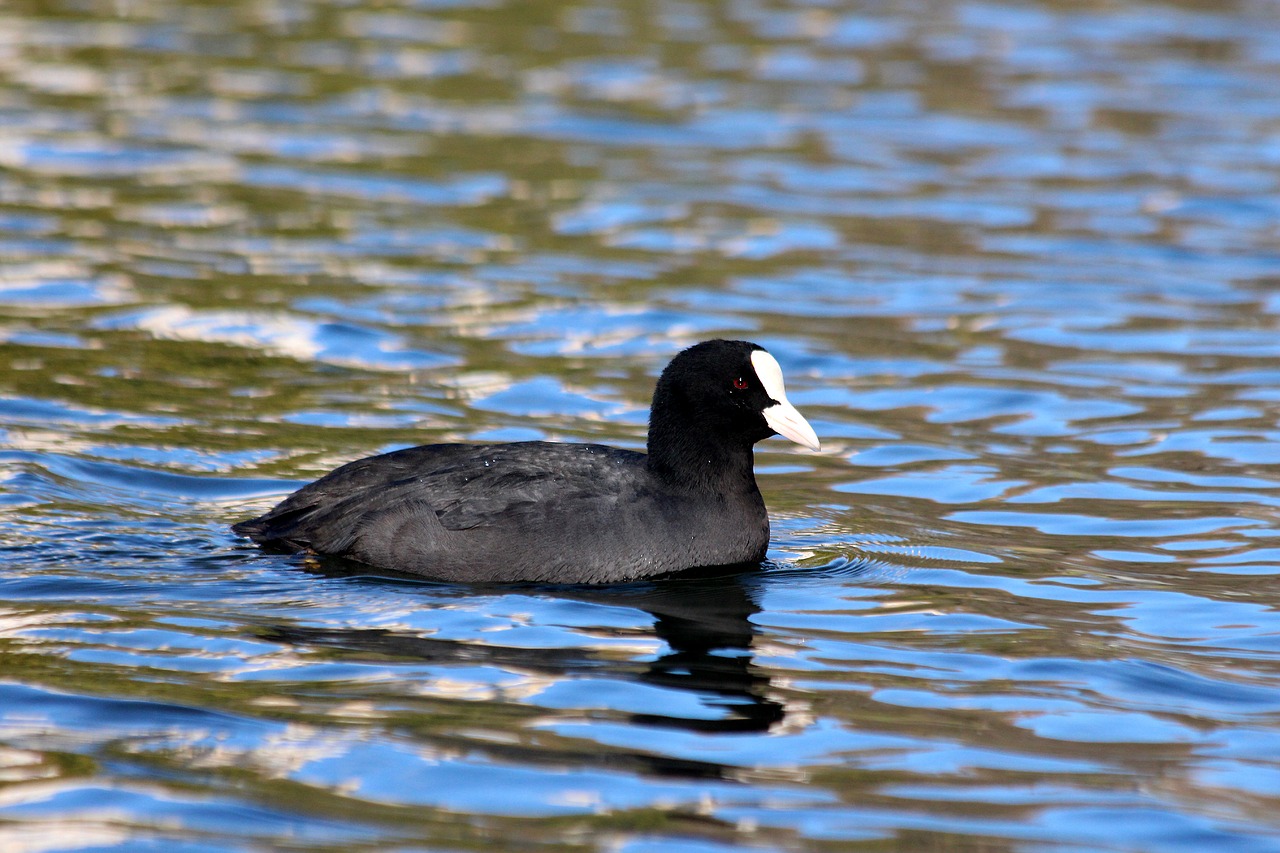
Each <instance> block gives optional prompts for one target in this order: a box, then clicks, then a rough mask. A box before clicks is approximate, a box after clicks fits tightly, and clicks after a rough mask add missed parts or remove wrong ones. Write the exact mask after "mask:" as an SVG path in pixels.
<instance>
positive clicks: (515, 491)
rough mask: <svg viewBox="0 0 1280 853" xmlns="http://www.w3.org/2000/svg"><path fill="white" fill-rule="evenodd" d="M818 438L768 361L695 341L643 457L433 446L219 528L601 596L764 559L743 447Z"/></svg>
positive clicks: (551, 447) (323, 482)
mask: <svg viewBox="0 0 1280 853" xmlns="http://www.w3.org/2000/svg"><path fill="white" fill-rule="evenodd" d="M776 434H781V435H783V436H786V437H787V438H789V439H791V440H792V441H794V442H796V443H798V444H802V445H804V446H806V447H809V448H812V449H813V450H818V449H819V442H818V437H817V435H815V434H814V431H813V428H812V427H811V426H809V423H808V422H807V421H806V420H805V419H804V417H802V416H801V414H800V413H799V412H798V411H796V409H795V408H794V407H793V406H792V405H791V404H790V403H789V402H788V401H787V395H786V391H785V388H784V385H783V378H782V369H781V367H779V365H778V362H777V360H776V359H775V358H774V357H773V356H772V355H770V354H769V353H768V352H766V351H765V350H764V349H763V348H761V347H759V346H757V345H756V344H752V343H748V342H746V341H722V340H714V341H705V342H703V343H700V344H697V345H695V346H692V347H690V348H688V349H686V350H684V351H683V352H681V353H680V354H678V355H677V356H676V357H675V358H674V359H672V361H671V363H670V364H669V365H667V367H666V369H665V370H663V372H662V375H661V376H660V377H659V379H658V384H657V387H656V389H655V390H654V393H653V404H652V406H651V408H650V411H649V440H648V448H647V449H648V453H639V452H636V451H631V450H622V449H619V448H615V447H608V446H605V445H601V444H560V443H553V442H543V441H522V442H516V443H511V444H431V445H425V446H422V447H411V448H408V449H405V450H397V451H394V452H392V453H386V454H383V455H381V456H371V457H369V458H367V459H360V460H357V461H355V462H351V463H349V464H347V465H343V466H342V467H340V468H338V469H336V470H334V471H332V472H330V473H329V474H327V475H325V476H324V477H321V478H320V479H319V480H316V481H315V482H314V483H311V484H309V485H307V486H304V487H302V488H301V489H299V490H298V491H296V492H294V493H293V494H292V495H290V496H289V497H288V498H286V499H285V500H283V501H281V502H280V504H278V505H277V506H276V507H275V508H274V509H272V510H271V511H270V512H268V513H266V514H265V515H262V516H260V517H258V518H254V519H250V520H248V521H242V522H240V523H238V524H235V525H233V526H232V530H234V531H235V532H236V533H239V534H242V535H244V536H248V537H249V538H250V539H252V540H253V541H255V542H257V543H259V544H261V545H264V546H268V547H272V548H278V549H284V550H286V551H294V552H305V553H314V554H326V555H335V556H341V557H345V558H347V559H351V560H356V561H359V562H362V563H366V564H368V565H371V566H376V567H379V568H384V569H392V570H396V571H401V572H411V573H414V574H419V575H424V576H426V577H430V578H435V579H439V580H446V581H462V582H473V583H505V582H517V581H521V582H549V583H613V582H620V581H630V580H636V579H640V578H649V577H655V576H659V575H666V574H671V573H674V572H679V571H683V570H686V569H692V568H700V567H710V566H721V565H732V564H739V563H755V562H759V561H760V560H762V559H763V558H764V555H765V550H766V548H767V547H768V544H769V516H768V513H767V512H766V511H765V506H764V500H763V499H762V498H761V497H760V491H759V489H758V488H757V487H756V479H755V472H754V470H753V468H752V465H753V461H754V451H753V446H754V445H755V443H756V442H757V441H760V440H761V439H764V438H768V437H769V436H771V435H776Z"/></svg>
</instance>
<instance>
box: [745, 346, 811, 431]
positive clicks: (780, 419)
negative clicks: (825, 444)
mask: <svg viewBox="0 0 1280 853" xmlns="http://www.w3.org/2000/svg"><path fill="white" fill-rule="evenodd" d="M751 366H752V367H754V368H755V370H756V376H757V377H758V378H759V379H760V384H761V385H763V386H764V390H765V393H766V394H768V395H769V396H770V397H771V398H772V399H773V400H775V401H776V402H774V404H773V405H772V406H769V407H767V408H766V409H765V410H764V411H763V412H762V414H763V415H764V422H765V423H767V424H768V425H769V429H771V430H773V431H774V432H776V433H777V434H778V435H781V436H784V437H786V438H789V439H791V440H792V441H794V442H795V443H796V444H803V445H804V446H805V447H807V448H809V449H810V450H821V449H822V443H821V442H820V441H818V434H817V433H815V432H814V431H813V427H811V426H809V422H808V421H806V420H805V419H804V415H802V414H800V413H799V412H797V411H796V407H795V406H793V405H791V404H790V403H789V402H787V391H786V386H785V385H784V384H783V382H782V367H781V366H779V365H778V360H777V359H776V358H774V357H773V356H771V355H769V353H767V352H765V351H764V350H762V349H758V350H756V351H755V352H753V353H751Z"/></svg>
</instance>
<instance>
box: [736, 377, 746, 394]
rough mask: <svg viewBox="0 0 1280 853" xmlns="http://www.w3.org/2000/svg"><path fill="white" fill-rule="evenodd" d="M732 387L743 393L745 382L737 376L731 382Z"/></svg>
mask: <svg viewBox="0 0 1280 853" xmlns="http://www.w3.org/2000/svg"><path fill="white" fill-rule="evenodd" d="M733 387H734V388H737V389H738V390H739V391H745V390H747V380H745V379H743V378H742V377H741V376H739V377H738V378H737V379H735V380H733Z"/></svg>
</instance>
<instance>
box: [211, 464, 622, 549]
mask: <svg viewBox="0 0 1280 853" xmlns="http://www.w3.org/2000/svg"><path fill="white" fill-rule="evenodd" d="M644 458H645V457H644V455H643V454H640V453H635V452H633V451H628V450H619V449H617V448H613V447H606V446H604V445H598V444H553V443H549V442H518V443H514V444H494V445H468V444H435V445H424V446H421V447H411V448H408V449H405V450H398V451H395V452H393V453H387V454H383V455H381V456H372V457H369V458H367V459H359V460H357V461H355V462H351V463H349V464H347V465H344V466H342V467H341V468H338V469H336V470H334V471H332V472H331V473H329V474H327V475H326V476H324V477H321V478H320V479H319V480H316V481H315V482H314V483H311V484H309V485H307V486H304V487H303V488H301V489H299V490H298V491H297V492H294V493H293V494H292V495H290V496H289V497H288V498H286V499H285V500H284V501H282V502H281V503H280V504H279V505H277V506H276V507H275V508H274V509H272V510H271V511H270V512H268V513H266V514H265V515H262V516H260V517H258V518H255V519H251V520H249V521H244V522H241V523H239V524H237V525H234V527H233V529H234V530H235V531H236V532H237V533H241V534H243V535H246V536H249V537H250V538H252V539H254V540H255V541H257V542H260V543H264V544H275V545H282V546H285V547H288V548H290V549H292V550H302V549H312V550H317V551H321V552H324V553H342V552H343V551H345V550H347V548H348V547H350V545H351V544H352V543H353V542H354V541H355V539H356V538H357V537H358V536H359V535H360V532H361V527H362V524H363V523H364V521H365V520H366V519H369V518H372V517H375V516H385V515H386V514H387V513H388V512H394V511H396V510H398V509H400V508H403V507H406V506H413V507H414V508H415V510H416V511H418V512H424V511H427V510H428V509H429V510H430V511H433V512H434V513H435V515H436V517H437V518H438V519H439V522H440V524H441V526H442V527H444V528H445V529H447V530H470V529H473V528H477V527H489V526H496V525H508V526H512V525H517V526H518V525H520V524H521V523H523V520H525V519H530V520H531V519H533V518H547V517H548V516H554V515H555V513H556V511H557V508H564V507H569V506H572V505H574V504H577V503H579V502H580V501H585V500H591V501H596V502H598V503H599V502H603V503H604V504H609V503H611V501H609V500H608V496H610V495H615V496H616V495H620V494H622V493H624V492H626V491H627V488H628V486H629V484H633V483H634V481H635V480H636V478H637V477H636V475H637V473H638V471H639V470H640V469H642V468H643V465H644ZM602 499H603V501H602Z"/></svg>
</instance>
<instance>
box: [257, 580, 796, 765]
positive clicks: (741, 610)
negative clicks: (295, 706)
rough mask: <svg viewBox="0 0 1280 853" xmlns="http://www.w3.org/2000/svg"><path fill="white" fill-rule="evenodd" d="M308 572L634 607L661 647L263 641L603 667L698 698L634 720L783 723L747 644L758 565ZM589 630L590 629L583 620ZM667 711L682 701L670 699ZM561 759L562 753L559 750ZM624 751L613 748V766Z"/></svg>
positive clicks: (471, 660) (313, 635)
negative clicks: (619, 576) (460, 574)
mask: <svg viewBox="0 0 1280 853" xmlns="http://www.w3.org/2000/svg"><path fill="white" fill-rule="evenodd" d="M305 568H306V569H307V570H308V571H312V572H316V573H320V574H324V575H327V576H331V577H332V576H347V577H359V578H361V579H368V580H369V581H370V582H375V583H376V582H379V580H378V579H379V578H383V579H395V580H398V581H404V580H409V579H410V578H412V581H413V582H414V583H422V584H423V586H424V589H428V590H430V591H431V593H432V594H433V595H438V594H440V593H442V592H446V591H447V595H448V597H454V596H456V595H467V594H470V595H474V594H483V595H492V594H494V593H495V592H497V593H499V594H502V593H504V592H505V593H518V594H522V595H535V596H548V597H556V598H561V599H571V600H574V601H581V602H586V603H596V604H600V605H604V606H607V607H611V608H612V607H631V608H635V609H637V610H642V611H644V612H646V613H648V614H649V615H651V616H652V617H653V620H654V622H653V635H654V636H656V637H657V638H658V639H660V640H662V641H663V643H664V644H665V646H666V650H665V651H664V652H662V653H660V654H659V656H658V657H657V658H656V659H655V660H653V661H651V662H648V663H647V664H637V663H635V662H627V661H618V660H617V659H616V658H613V657H609V656H606V655H604V654H601V653H600V652H599V651H597V650H596V649H594V648H592V647H590V646H587V645H584V646H582V647H578V648H521V647H513V646H501V645H493V644H489V643H478V642H474V641H465V640H452V639H440V638H435V637H422V636H418V635H415V634H401V633H397V632H395V631H389V630H382V629H350V630H335V629H330V628H310V627H305V626H272V627H271V628H269V629H267V630H266V631H264V635H265V636H266V637H267V638H268V639H272V640H275V641H277V642H285V643H290V644H294V645H302V646H317V645H319V646H326V647H329V648H338V649H346V650H348V651H350V652H354V653H356V654H361V653H373V654H377V655H378V656H379V657H380V658H381V659H384V660H385V659H386V658H387V657H392V658H401V659H410V660H414V661H426V662H432V663H443V664H448V663H459V664H466V665H468V666H475V665H477V664H478V665H482V666H494V667H506V668H511V669H515V670H523V671H527V672H533V673H537V674H540V675H544V676H551V677H555V678H564V677H573V676H575V675H581V676H589V677H599V676H600V673H601V670H602V669H607V670H608V675H609V677H611V678H618V679H631V680H634V681H636V682H638V683H643V684H647V685H653V686H656V687H660V688H662V689H663V690H679V691H687V692H688V693H690V694H693V695H695V696H697V697H698V700H699V701H698V703H697V704H698V706H699V708H700V712H695V715H679V714H676V713H671V714H654V713H633V714H629V715H627V717H626V719H627V720H628V721H629V722H630V723H633V724H636V725H642V726H656V727H663V728H670V729H683V730H686V731H691V732H700V733H726V734H727V733H745V732H764V731H768V730H769V729H771V728H773V727H775V726H777V725H779V724H780V723H781V722H782V720H783V718H784V716H785V714H786V708H785V706H784V705H783V703H782V702H781V701H778V700H777V699H774V698H771V697H770V695H769V693H770V682H769V678H768V676H767V675H765V674H764V673H762V672H761V671H759V669H758V668H757V667H755V665H754V663H753V658H752V655H753V651H752V642H753V640H754V637H755V633H756V629H755V626H754V625H753V624H752V622H751V617H752V616H753V615H754V614H756V613H758V612H759V609H760V608H759V605H758V604H757V602H756V594H757V591H758V590H757V585H758V582H759V581H758V579H759V576H760V572H759V566H758V565H755V564H752V565H750V566H744V567H741V568H739V567H733V568H724V567H721V568H719V569H717V570H715V571H714V572H704V573H702V574H701V575H700V576H690V575H689V574H688V573H685V574H683V575H681V576H679V577H675V578H669V579H660V580H651V581H645V582H643V583H634V584H626V585H618V586H608V587H582V586H518V587H513V586H506V587H452V588H450V587H443V586H441V585H438V584H430V583H426V582H423V581H422V580H421V579H420V578H416V577H412V576H405V575H399V574H395V573H388V572H381V571H374V570H371V569H370V568H369V567H368V566H363V565H360V564H355V563H348V562H345V561H341V560H332V559H329V558H326V559H324V560H323V561H315V560H308V561H307V562H306V564H305ZM583 627H586V628H590V629H591V630H593V631H595V630H599V629H597V628H595V627H594V626H590V625H584V626H583ZM671 704H672V706H673V707H678V706H680V705H682V704H683V703H678V702H672V703H671ZM561 757H562V758H563V757H565V756H561ZM631 757H632V759H634V760H636V761H639V762H640V763H642V764H643V765H644V769H646V770H648V771H649V772H657V773H661V774H663V775H671V774H675V775H680V776H697V777H701V778H706V777H709V776H710V777H722V776H725V775H726V774H727V772H728V770H729V768H723V767H720V766H718V765H714V764H707V763H704V762H693V761H685V760H679V759H673V758H672V757H670V756H662V755H660V754H654V753H645V754H640V753H632V755H631ZM618 758H620V756H619V755H618V754H616V753H614V754H613V755H612V756H611V759H612V760H611V763H614V764H616V763H617V760H618Z"/></svg>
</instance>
